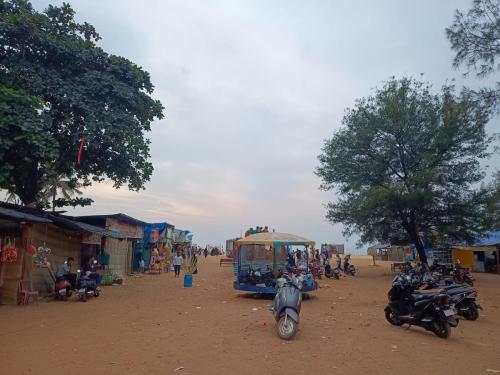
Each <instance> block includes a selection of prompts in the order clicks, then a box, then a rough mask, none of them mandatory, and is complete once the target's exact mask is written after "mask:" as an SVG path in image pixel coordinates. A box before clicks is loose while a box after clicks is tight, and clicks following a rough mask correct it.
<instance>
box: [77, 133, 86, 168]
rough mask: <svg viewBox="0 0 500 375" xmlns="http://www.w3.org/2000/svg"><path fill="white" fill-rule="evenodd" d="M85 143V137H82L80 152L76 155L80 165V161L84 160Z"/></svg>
mask: <svg viewBox="0 0 500 375" xmlns="http://www.w3.org/2000/svg"><path fill="white" fill-rule="evenodd" d="M84 145H85V138H83V137H82V138H81V139H80V146H79V147H78V154H77V156H76V164H77V165H80V161H81V160H82V153H83V146H84Z"/></svg>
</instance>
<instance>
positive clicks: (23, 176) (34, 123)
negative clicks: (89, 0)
mask: <svg viewBox="0 0 500 375" xmlns="http://www.w3.org/2000/svg"><path fill="white" fill-rule="evenodd" d="M99 40H100V37H99V34H98V33H97V32H96V30H95V29H94V27H93V26H92V25H90V24H88V23H86V22H84V23H78V22H77V21H76V20H75V12H74V10H73V9H72V8H71V6H70V5H68V4H63V5H62V6H61V7H55V6H49V7H48V8H47V9H46V10H45V11H43V12H38V11H36V10H35V9H34V8H33V7H32V5H31V4H30V2H29V1H27V0H0V188H1V189H5V190H7V191H8V192H9V193H14V194H16V195H17V196H18V197H19V198H20V200H21V201H22V203H23V204H26V205H29V204H31V205H34V204H35V205H36V204H40V203H42V204H46V203H47V202H46V200H44V198H43V197H45V196H46V194H43V192H44V189H45V187H46V186H47V183H48V181H49V180H51V179H52V178H53V176H59V177H60V179H61V180H64V181H70V182H71V185H74V186H76V185H77V184H83V185H88V184H90V183H91V182H92V181H102V180H103V179H109V180H111V181H113V182H114V185H115V187H120V186H122V185H126V186H128V188H129V189H133V190H139V189H141V188H143V187H144V184H145V182H146V181H148V180H149V178H150V176H151V173H152V171H153V166H152V164H151V162H150V161H149V156H150V155H149V140H148V139H147V138H146V137H145V133H146V132H148V131H149V130H150V126H151V122H152V121H153V120H154V119H161V118H162V117H163V107H162V104H161V103H160V102H159V101H158V100H154V99H153V98H152V97H151V94H152V92H153V85H152V83H151V79H150V76H149V74H148V73H147V72H145V71H144V70H143V69H142V68H140V67H139V66H137V65H136V64H134V63H133V62H131V61H129V60H127V59H126V58H124V57H120V56H115V55H112V54H109V53H107V52H105V51H104V50H102V49H101V48H100V47H99V46H98V41H99ZM79 199H80V200H81V198H79ZM50 201H52V202H55V199H54V197H53V196H52V197H51V198H50ZM83 201H84V202H85V199H83ZM63 203H64V202H63ZM66 203H69V204H71V202H66ZM73 203H74V202H73ZM87 203H88V200H87Z"/></svg>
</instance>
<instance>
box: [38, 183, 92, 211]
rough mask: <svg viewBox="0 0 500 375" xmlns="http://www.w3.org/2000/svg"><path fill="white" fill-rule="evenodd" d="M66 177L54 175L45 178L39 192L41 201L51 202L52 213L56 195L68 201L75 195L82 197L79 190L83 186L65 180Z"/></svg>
mask: <svg viewBox="0 0 500 375" xmlns="http://www.w3.org/2000/svg"><path fill="white" fill-rule="evenodd" d="M66 178H67V176H66V175H62V174H61V175H58V174H54V175H51V176H49V177H48V178H47V180H46V181H45V183H44V187H43V189H42V192H41V194H40V195H41V197H40V198H41V200H44V201H47V202H48V201H51V202H52V212H54V211H55V209H56V204H55V203H56V197H57V195H58V193H60V195H62V198H64V199H66V200H70V199H71V197H73V196H74V195H75V194H76V195H82V194H83V193H82V191H81V190H79V188H81V187H83V184H82V183H80V182H78V181H76V180H72V179H66Z"/></svg>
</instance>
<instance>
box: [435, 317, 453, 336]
mask: <svg viewBox="0 0 500 375" xmlns="http://www.w3.org/2000/svg"><path fill="white" fill-rule="evenodd" d="M434 333H435V334H436V336H437V337H441V338H442V339H447V338H448V337H450V334H451V328H450V325H449V324H448V322H446V321H444V320H438V321H435V322H434Z"/></svg>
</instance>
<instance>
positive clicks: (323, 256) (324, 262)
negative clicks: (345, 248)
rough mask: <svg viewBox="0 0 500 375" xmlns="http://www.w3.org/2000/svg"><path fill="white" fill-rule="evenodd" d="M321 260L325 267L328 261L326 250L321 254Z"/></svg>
mask: <svg viewBox="0 0 500 375" xmlns="http://www.w3.org/2000/svg"><path fill="white" fill-rule="evenodd" d="M321 259H322V260H323V265H325V264H326V261H327V260H328V252H327V251H326V250H323V251H322V252H321Z"/></svg>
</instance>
